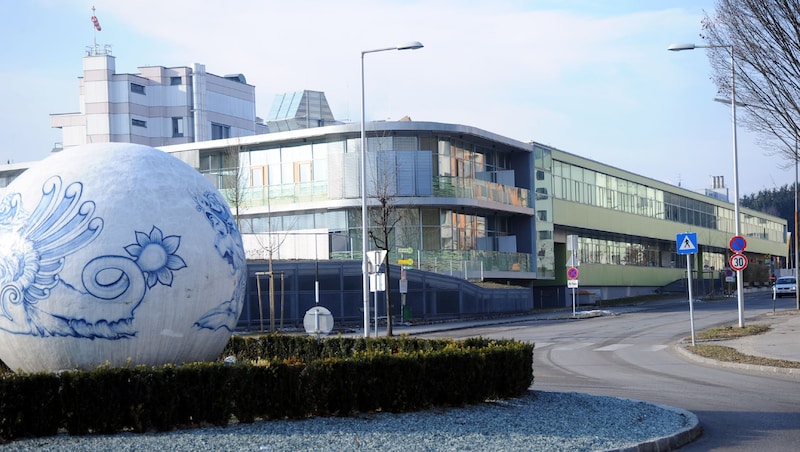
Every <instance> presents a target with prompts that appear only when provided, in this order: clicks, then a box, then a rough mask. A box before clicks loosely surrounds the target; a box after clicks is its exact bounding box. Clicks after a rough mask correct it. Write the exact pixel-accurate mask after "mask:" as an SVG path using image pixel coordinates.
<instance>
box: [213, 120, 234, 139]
mask: <svg viewBox="0 0 800 452" xmlns="http://www.w3.org/2000/svg"><path fill="white" fill-rule="evenodd" d="M230 137H231V126H226V125H224V124H214V123H212V124H211V139H212V140H221V139H224V138H230Z"/></svg>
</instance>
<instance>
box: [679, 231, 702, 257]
mask: <svg viewBox="0 0 800 452" xmlns="http://www.w3.org/2000/svg"><path fill="white" fill-rule="evenodd" d="M675 241H676V243H677V248H678V254H695V253H697V233H696V232H683V233H680V234H677V235H676V236H675Z"/></svg>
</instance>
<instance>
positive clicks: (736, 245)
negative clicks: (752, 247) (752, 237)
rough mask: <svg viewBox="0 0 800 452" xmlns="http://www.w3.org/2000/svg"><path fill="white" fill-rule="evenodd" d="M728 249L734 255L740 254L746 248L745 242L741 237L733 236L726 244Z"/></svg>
mask: <svg viewBox="0 0 800 452" xmlns="http://www.w3.org/2000/svg"><path fill="white" fill-rule="evenodd" d="M728 248H730V249H731V251H733V252H734V253H737V254H738V253H741V252H742V251H744V250H745V248H747V240H745V239H744V237H742V236H741V235H734V236H733V237H731V241H730V242H728Z"/></svg>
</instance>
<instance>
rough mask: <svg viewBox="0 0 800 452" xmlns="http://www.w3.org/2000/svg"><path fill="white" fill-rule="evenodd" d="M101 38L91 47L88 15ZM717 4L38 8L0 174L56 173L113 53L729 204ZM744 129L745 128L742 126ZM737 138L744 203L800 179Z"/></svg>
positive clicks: (149, 0)
mask: <svg viewBox="0 0 800 452" xmlns="http://www.w3.org/2000/svg"><path fill="white" fill-rule="evenodd" d="M93 4H94V6H95V7H96V8H97V11H96V15H97V17H98V19H99V20H100V24H101V25H102V28H103V29H102V31H101V32H97V33H95V30H94V27H93V26H92V23H91V21H90V17H91V15H92V11H91V7H92V5H93ZM713 9H714V2H713V0H686V1H679V0H678V1H666V0H663V1H662V0H649V1H641V0H614V1H604V2H597V1H589V0H586V1H578V0H575V1H536V0H530V1H511V0H501V1H492V2H488V1H487V2H480V1H456V0H453V1H421V0H420V1H415V0H411V1H392V0H378V1H350V0H341V1H337V2H329V1H318V0H310V1H302V2H286V1H264V0H261V1H259V0H241V1H231V2H225V3H222V2H219V1H212V0H169V1H164V0H138V1H136V2H127V1H113V0H97V1H95V2H94V3H91V2H84V1H75V0H27V1H19V2H6V3H5V4H4V14H3V15H2V17H0V38H2V42H4V45H3V46H2V49H1V50H0V55H1V56H2V62H3V64H2V65H0V105H2V107H1V108H0V124H2V126H1V127H2V133H0V159H2V161H3V162H6V161H9V160H10V161H12V162H23V161H30V160H39V159H41V158H44V157H46V156H47V155H48V154H49V152H50V150H51V149H52V147H53V144H54V143H55V142H59V141H61V135H60V131H59V130H58V129H51V128H50V119H49V115H50V114H51V113H67V112H75V111H77V110H78V107H79V104H78V94H79V93H78V77H79V76H81V74H82V69H81V68H82V66H81V65H82V62H81V58H82V57H83V55H84V54H85V52H86V47H87V46H91V45H92V43H93V42H94V39H95V38H96V39H97V42H98V44H111V45H112V53H113V55H114V56H115V57H116V66H117V72H118V73H137V72H139V71H138V69H137V68H138V67H140V66H149V65H157V66H167V67H170V66H191V65H192V64H193V63H202V64H205V65H206V69H207V70H208V71H209V72H211V73H214V74H217V75H225V74H232V73H242V74H244V75H245V77H246V78H247V81H248V83H250V84H252V85H255V87H256V101H257V106H256V112H257V114H258V115H259V116H261V117H262V118H263V117H266V116H267V113H268V112H269V109H270V106H271V104H272V99H273V97H274V96H275V95H276V94H279V93H283V92H287V91H295V90H302V89H312V90H320V91H324V92H325V94H326V96H327V98H328V101H329V103H330V104H331V107H332V109H333V114H334V116H335V117H336V118H337V119H340V120H345V121H347V120H349V121H352V122H357V121H358V120H359V115H360V52H361V51H362V50H368V49H375V48H382V47H389V46H392V45H395V44H397V43H399V42H405V41H410V40H415V41H420V42H422V43H423V44H424V45H425V48H424V49H420V50H416V51H404V52H383V53H376V54H369V55H367V56H366V100H367V107H366V110H367V113H366V114H367V119H368V120H374V119H399V118H401V117H403V116H405V115H408V116H410V117H411V118H412V119H413V120H416V121H436V122H445V123H458V124H465V125H470V126H474V127H478V128H481V129H485V130H488V131H490V132H494V133H498V134H500V135H504V136H508V137H510V138H514V139H517V140H520V141H530V140H534V141H538V142H540V143H544V144H548V145H551V146H554V147H556V148H559V149H562V150H565V151H568V152H571V153H574V154H578V155H581V156H584V157H588V158H591V159H594V160H597V161H600V162H603V163H606V164H610V165H613V166H616V167H619V168H621V169H624V170H628V171H632V172H635V173H639V174H642V175H645V176H648V177H652V178H655V179H658V180H661V181H664V182H668V183H672V184H675V185H678V184H680V185H681V186H683V187H686V188H689V189H700V188H704V187H709V186H710V185H711V176H716V175H721V176H724V177H725V182H726V185H727V186H728V187H729V188H730V190H731V196H732V195H733V150H732V131H731V116H730V108H729V107H727V106H726V105H723V104H720V103H717V102H713V101H712V99H713V98H714V97H715V96H716V87H715V86H714V85H713V84H712V83H711V82H710V66H709V64H708V59H707V57H706V54H705V51H703V50H695V51H687V52H668V51H667V50H666V48H667V46H668V45H669V44H671V43H683V42H695V43H700V37H699V35H700V32H701V20H702V18H703V11H704V10H705V11H708V12H713ZM742 113H743V112H742ZM770 152H771V151H770V150H769V149H763V148H761V147H759V146H758V145H757V139H756V137H754V136H753V135H752V134H750V133H749V132H748V131H747V130H746V129H745V128H744V127H739V179H740V191H741V193H742V194H750V193H755V192H757V191H758V190H761V189H765V188H766V189H771V188H775V187H780V186H782V185H784V184H791V183H793V181H794V169H793V167H791V168H789V169H786V168H784V167H785V166H786V163H787V162H785V161H782V160H781V159H780V158H779V157H776V156H773V155H770Z"/></svg>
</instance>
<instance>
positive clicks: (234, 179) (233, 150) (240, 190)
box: [220, 146, 248, 231]
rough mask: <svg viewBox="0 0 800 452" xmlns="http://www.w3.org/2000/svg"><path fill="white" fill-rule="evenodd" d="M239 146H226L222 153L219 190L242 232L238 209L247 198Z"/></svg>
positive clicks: (245, 180)
mask: <svg viewBox="0 0 800 452" xmlns="http://www.w3.org/2000/svg"><path fill="white" fill-rule="evenodd" d="M241 150H242V149H241V146H228V147H226V148H225V149H224V150H223V151H222V156H221V157H222V174H221V176H222V178H221V179H222V180H221V183H220V189H221V191H222V194H223V196H224V197H225V201H227V202H228V205H229V206H231V208H232V209H233V216H234V218H236V227H237V228H239V230H240V231H241V230H242V226H241V224H239V214H240V209H241V208H243V207H245V202H246V198H247V196H246V195H247V182H248V181H247V172H246V171H245V170H244V169H242V165H241V156H240V152H241Z"/></svg>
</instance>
